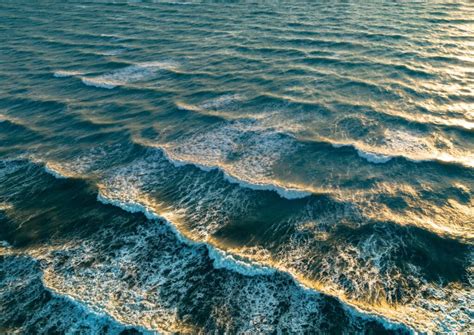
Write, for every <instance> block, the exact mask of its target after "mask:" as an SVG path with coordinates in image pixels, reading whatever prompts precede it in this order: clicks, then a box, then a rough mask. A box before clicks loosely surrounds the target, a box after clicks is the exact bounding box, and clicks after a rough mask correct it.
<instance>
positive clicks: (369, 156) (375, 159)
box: [356, 149, 393, 164]
mask: <svg viewBox="0 0 474 335" xmlns="http://www.w3.org/2000/svg"><path fill="white" fill-rule="evenodd" d="M356 150H357V154H358V155H359V157H362V158H365V159H366V160H367V161H368V162H370V163H374V164H384V163H387V162H388V161H390V160H391V159H392V158H393V157H390V156H386V155H381V154H375V153H373V152H366V151H363V150H360V149H356Z"/></svg>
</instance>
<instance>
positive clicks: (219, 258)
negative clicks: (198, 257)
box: [206, 244, 276, 277]
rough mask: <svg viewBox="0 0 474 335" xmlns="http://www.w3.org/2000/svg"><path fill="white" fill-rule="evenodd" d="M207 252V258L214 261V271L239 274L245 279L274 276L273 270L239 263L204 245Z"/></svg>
mask: <svg viewBox="0 0 474 335" xmlns="http://www.w3.org/2000/svg"><path fill="white" fill-rule="evenodd" d="M206 247H207V248H208V250H209V257H210V258H211V259H212V260H213V261H214V263H213V264H214V268H215V269H226V270H230V271H233V272H237V273H240V274H241V275H244V276H247V277H253V276H262V275H265V276H271V275H273V274H275V272H276V271H275V269H272V268H269V267H266V266H262V265H260V264H256V263H254V262H250V261H245V262H243V261H241V260H238V259H236V258H235V257H233V256H232V255H229V254H226V253H224V252H223V251H220V250H218V249H216V248H214V247H212V246H210V245H209V244H206Z"/></svg>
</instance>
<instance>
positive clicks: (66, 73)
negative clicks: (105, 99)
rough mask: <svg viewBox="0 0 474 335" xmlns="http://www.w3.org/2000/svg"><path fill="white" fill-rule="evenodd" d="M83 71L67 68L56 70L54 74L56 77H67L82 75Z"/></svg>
mask: <svg viewBox="0 0 474 335" xmlns="http://www.w3.org/2000/svg"><path fill="white" fill-rule="evenodd" d="M82 74H83V73H82V72H80V71H66V70H59V71H56V72H54V74H53V75H54V76H55V77H56V78H67V77H75V76H80V75H82Z"/></svg>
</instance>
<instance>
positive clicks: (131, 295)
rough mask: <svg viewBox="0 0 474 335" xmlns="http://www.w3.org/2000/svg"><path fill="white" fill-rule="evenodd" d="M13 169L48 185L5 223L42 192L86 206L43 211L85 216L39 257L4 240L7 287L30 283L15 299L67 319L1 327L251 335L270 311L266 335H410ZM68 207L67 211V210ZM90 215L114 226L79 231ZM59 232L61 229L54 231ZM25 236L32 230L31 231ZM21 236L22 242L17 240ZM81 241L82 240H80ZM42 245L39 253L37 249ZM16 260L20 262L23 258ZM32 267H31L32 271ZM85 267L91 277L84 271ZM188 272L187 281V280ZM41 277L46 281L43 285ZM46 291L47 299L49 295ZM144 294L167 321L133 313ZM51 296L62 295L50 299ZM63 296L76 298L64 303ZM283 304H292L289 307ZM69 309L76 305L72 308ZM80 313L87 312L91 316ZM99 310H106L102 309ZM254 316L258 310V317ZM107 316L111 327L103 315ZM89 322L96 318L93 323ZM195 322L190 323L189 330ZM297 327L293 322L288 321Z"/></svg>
mask: <svg viewBox="0 0 474 335" xmlns="http://www.w3.org/2000/svg"><path fill="white" fill-rule="evenodd" d="M15 164H20V167H19V168H20V169H21V168H23V169H24V168H27V169H33V170H34V171H35V173H36V175H35V177H36V178H31V179H30V180H31V182H35V183H36V184H38V182H40V184H43V179H44V184H43V185H37V186H36V187H35V188H34V189H33V190H32V189H31V188H30V187H29V184H28V183H25V184H23V187H24V189H23V190H20V193H22V194H19V195H18V198H16V199H12V198H10V201H11V202H12V203H13V208H14V209H13V211H14V212H16V213H11V212H10V213H7V215H8V216H9V217H10V219H11V220H12V222H11V224H13V225H17V224H18V223H19V222H15V221H16V220H17V219H19V218H20V217H21V212H22V211H23V210H27V209H28V208H29V207H28V206H25V204H24V202H26V200H25V194H24V192H29V193H30V194H31V193H35V192H38V191H40V190H43V189H44V188H45V189H44V191H46V189H50V190H49V191H53V189H54V188H57V187H63V188H64V187H66V185H69V188H70V187H72V188H73V189H71V191H72V192H74V193H76V194H78V199H83V200H86V199H88V200H87V201H86V202H85V203H82V204H81V205H80V206H77V207H76V205H74V202H75V200H74V199H71V200H72V201H71V202H70V203H64V202H63V203H61V202H59V201H55V200H54V199H51V201H52V203H51V204H50V205H49V206H44V207H43V208H44V209H45V210H47V211H48V212H49V213H57V212H58V211H62V212H64V213H72V212H71V211H72V210H73V208H74V207H75V208H76V211H78V212H77V214H78V215H74V216H71V217H70V218H69V220H68V221H69V222H65V224H64V225H63V227H64V230H63V231H62V233H61V235H49V236H48V237H47V240H45V241H44V242H46V241H48V242H47V243H44V242H40V241H41V240H35V244H36V246H35V248H31V245H30V247H29V248H27V249H23V250H22V249H17V248H20V247H21V246H23V247H25V246H26V245H25V243H21V242H19V240H18V239H16V238H15V237H13V236H11V235H10V236H8V235H3V236H2V239H5V238H6V239H7V240H9V241H10V242H11V243H10V244H12V245H13V246H12V247H9V248H7V249H8V250H7V254H9V255H4V256H2V265H3V266H4V267H2V270H3V275H4V276H3V278H5V279H4V280H14V278H17V277H18V276H23V277H21V278H24V279H23V280H26V282H23V281H21V283H25V285H21V286H19V287H18V290H17V291H15V292H16V294H17V297H18V295H19V296H22V297H24V301H25V303H28V304H31V302H32V301H34V303H35V306H38V308H39V310H38V312H37V314H30V315H35V317H36V316H38V317H39V316H41V315H45V316H46V315H47V316H48V317H47V319H49V320H61V322H56V323H55V322H53V321H51V323H46V324H45V323H38V322H37V320H38V319H35V317H29V316H25V317H24V318H23V317H20V316H19V315H18V313H17V312H15V311H16V310H12V311H10V312H9V313H7V314H4V318H5V319H2V322H5V324H8V325H15V327H18V329H22V330H23V331H46V330H49V331H52V330H53V329H55V328H53V327H59V329H57V330H58V331H61V330H62V329H71V327H72V326H71V324H70V323H68V322H69V320H71V319H70V318H64V317H63V316H64V315H66V314H63V313H67V314H68V315H71V317H72V320H75V319H74V318H79V319H85V320H87V321H86V322H85V323H79V324H77V323H76V327H79V328H78V329H81V330H82V331H85V332H90V333H93V332H94V331H98V329H103V331H105V332H106V333H107V332H110V333H113V332H114V331H115V329H117V328H119V329H120V328H122V329H128V330H129V331H136V332H143V331H144V330H146V329H150V330H159V331H181V332H190V331H193V329H194V331H204V332H205V331H209V330H211V329H221V330H227V331H232V332H234V331H244V330H245V328H241V327H242V326H243V325H244V324H245V323H246V322H245V320H248V319H249V318H252V317H256V316H258V315H261V313H262V312H264V313H265V314H264V315H261V316H259V317H263V319H262V320H263V323H262V324H261V325H260V327H264V328H262V330H265V329H266V331H270V330H271V329H275V328H274V327H279V328H282V329H287V330H288V331H311V329H319V330H321V329H323V330H326V331H341V330H344V331H351V330H352V331H358V330H359V331H360V330H361V329H366V330H367V329H368V331H369V332H380V331H386V332H397V333H398V332H402V333H404V332H406V330H404V329H403V328H399V327H400V326H397V325H396V324H392V323H390V322H387V321H384V320H383V319H381V318H379V317H376V316H368V315H364V314H360V313H359V312H357V311H355V310H352V309H351V308H349V307H347V306H344V305H341V302H339V301H338V300H334V299H333V298H330V297H327V296H325V295H320V294H319V293H316V292H313V291H308V290H306V289H304V288H302V287H300V286H299V285H298V284H297V283H295V282H293V281H292V280H291V279H289V277H288V276H287V275H285V274H284V273H279V272H274V271H269V270H267V271H261V270H259V267H254V266H251V265H249V264H248V263H241V262H238V261H235V260H234V259H232V258H230V256H223V255H221V254H219V252H218V251H214V250H213V249H212V248H211V247H209V246H208V245H205V244H196V243H190V242H183V241H184V240H182V238H179V237H178V236H179V235H176V233H173V232H172V230H170V229H169V228H170V226H169V225H164V224H163V223H162V220H161V219H159V218H158V217H157V216H156V215H151V214H150V212H147V211H145V214H147V213H148V215H147V216H148V217H149V219H148V220H144V219H142V218H141V217H140V216H136V215H130V214H125V212H121V211H117V210H114V209H113V207H112V208H110V206H104V205H100V203H98V202H96V201H95V198H94V197H93V195H92V194H90V193H89V192H90V191H89V190H87V189H86V190H85V192H86V193H85V194H82V195H81V193H82V192H83V191H82V189H83V187H84V183H83V182H81V181H79V180H67V179H61V180H55V181H53V182H51V180H49V179H50V178H51V177H48V175H47V174H44V172H42V171H41V168H39V167H37V166H34V165H30V163H27V162H26V165H27V166H24V164H25V162H23V163H21V162H17V163H15ZM21 165H23V166H21ZM12 173H13V174H15V173H21V171H20V170H16V171H10V174H12ZM30 174H31V171H30ZM51 188H53V189H51ZM44 191H43V192H44ZM20 195H21V196H20ZM79 195H81V196H79ZM93 202H94V203H95V204H93ZM22 203H23V204H22ZM64 206H66V207H65V208H63V207H64ZM48 207H49V209H48ZM88 207H89V208H91V209H92V208H94V207H96V208H95V209H93V211H94V212H95V213H96V214H99V213H100V212H102V211H104V213H103V215H105V216H106V217H109V218H112V221H110V222H109V223H107V220H101V219H100V218H99V219H98V221H96V222H102V223H101V224H100V226H99V228H98V229H97V225H94V223H93V222H88V223H87V225H84V224H81V221H82V220H84V219H85V220H86V221H84V223H85V222H87V214H86V213H87V211H88ZM121 207H123V208H124V209H126V210H129V211H132V212H133V211H135V210H136V209H133V208H138V207H133V208H131V207H127V206H125V204H121ZM57 214H59V213H57ZM18 215H20V217H19V216H18ZM78 220H79V221H78ZM2 222H4V221H3V220H2ZM29 224H31V223H29ZM2 225H4V223H2ZM87 226H94V228H95V229H94V230H95V231H96V232H95V233H94V232H93V230H90V229H89V228H87ZM51 227H58V226H57V225H55V224H54V223H51ZM72 227H75V228H72ZM44 228H45V227H43V229H44ZM22 229H24V230H25V231H27V229H26V227H23V228H22ZM14 230H15V229H14ZM3 231H4V230H3ZM14 234H18V231H17V232H15V233H14ZM79 237H80V239H79V240H77V238H79ZM177 237H178V238H177ZM38 242H40V244H37V243H38ZM17 250H18V251H17ZM17 252H18V253H20V255H18V256H15V254H16V253H17ZM23 253H25V254H26V255H30V257H33V259H36V260H37V261H33V260H32V259H30V258H28V257H25V256H26V255H25V256H21V254H23ZM20 260H21V261H20ZM12 262H13V264H15V266H14V267H12V266H11V265H9V264H12ZM32 262H33V265H31V263H32ZM36 262H39V264H41V268H42V269H43V270H42V271H43V274H41V271H39V270H38V269H37V266H36V264H37V263H36ZM142 263H146V264H148V265H149V266H147V267H146V268H142V269H144V270H145V272H143V270H141V269H139V268H135V270H133V269H132V268H130V265H131V264H142ZM23 264H24V266H23ZM81 264H83V265H85V264H94V268H96V269H102V270H105V268H104V266H105V267H109V270H107V271H105V272H102V271H99V272H94V273H91V272H90V271H89V270H86V268H83V267H82V266H81ZM239 264H240V265H239ZM81 267H82V268H83V269H84V270H86V271H85V272H82V270H81ZM126 268H128V269H127V270H126ZM26 269H28V270H27V271H26ZM124 271H125V272H124ZM180 271H181V274H179V273H180ZM188 271H190V272H193V273H195V274H197V276H198V277H197V278H196V279H197V281H196V282H189V280H188V279H187V277H186V276H183V273H187V272H188ZM106 273H109V274H110V275H106ZM41 277H44V279H40V278H41ZM43 282H44V284H43ZM28 283H29V284H28ZM79 283H81V284H79ZM218 283H221V284H218ZM224 283H226V284H224ZM203 284H204V285H203ZM109 285H113V287H115V288H117V287H121V292H122V293H121V295H115V297H114V301H115V303H117V302H118V301H122V300H125V301H127V305H130V304H131V305H130V309H128V307H127V308H126V309H125V311H124V310H123V309H122V307H120V306H119V305H115V303H111V302H109V303H106V302H107V299H109V298H108V297H109V296H110V295H109V293H108V292H109V291H108V290H109V289H110V287H111V286H109ZM169 285H172V287H173V288H174V289H176V288H178V287H180V289H179V290H178V291H182V292H183V293H181V294H179V295H176V294H175V293H174V292H178V291H175V290H174V289H172V290H169V289H167V287H169ZM44 286H46V287H47V288H44ZM281 287H285V290H283V291H282V290H281ZM157 289H158V291H156V290H157ZM183 290H184V291H183ZM43 291H44V292H46V293H42V292H43ZM145 291H146V292H148V293H147V295H146V296H147V298H146V300H147V301H148V302H149V303H151V302H153V303H154V304H156V305H158V306H161V307H160V310H161V311H160V312H158V311H156V310H155V316H154V317H155V319H148V318H147V317H143V316H142V315H141V314H137V313H136V312H133V310H134V309H135V308H136V307H137V306H141V307H142V308H145V309H146V308H147V307H145V306H146V305H141V304H140V303H139V305H137V306H136V307H133V306H134V303H133V302H132V301H134V300H136V299H137V298H138V297H139V296H140V294H143V293H140V292H145ZM229 291H235V292H237V291H240V292H241V293H240V294H237V295H235V297H234V298H233V299H232V300H230V301H229V300H228V297H227V292H229ZM48 292H55V293H54V294H52V295H51V294H50V293H48ZM152 292H154V293H152ZM283 292H286V293H283ZM11 293H12V292H11V291H9V292H8V294H11ZM190 294H191V296H192V297H194V299H193V300H189V296H190ZM63 296H67V297H68V298H66V299H65V298H63ZM211 296H212V298H210V297H211ZM37 297H41V299H37ZM3 299H12V296H10V295H7V296H3ZM64 299H65V300H64ZM77 299H79V300H80V303H79V305H78V303H77V302H75V301H76V300H77ZM104 299H105V300H104ZM196 299H197V300H196ZM249 299H250V301H254V302H255V303H257V305H254V306H253V307H251V306H252V305H249V306H248V307H249V309H236V308H237V306H239V305H240V306H242V304H245V301H249ZM268 299H270V300H269V301H268ZM224 301H225V302H224ZM279 301H281V302H285V304H289V305H286V307H285V308H282V306H280V305H279V303H278V302H279ZM69 302H71V304H72V305H69V304H70V303H69ZM204 302H205V303H204ZM176 303H177V304H178V305H177V306H176V305H175V304H176ZM202 303H204V305H203V304H202ZM59 306H61V307H59ZM81 306H85V309H84V307H81ZM101 306H108V307H106V308H105V309H104V307H101ZM178 306H179V310H180V311H181V312H180V314H179V315H173V313H174V312H173V310H175V307H178ZM304 306H306V307H304ZM56 308H60V310H61V311H62V312H61V313H59V314H58V312H57V311H56ZM203 308H204V309H203ZM213 308H220V309H221V311H220V312H219V313H218V314H214V313H215V312H213V311H212V310H213ZM222 308H224V309H222ZM252 308H257V310H252ZM168 309H169V310H168ZM228 309H230V310H232V311H233V312H232V313H234V314H235V313H237V314H236V315H235V316H236V317H237V319H226V318H225V315H226V313H227V312H230V310H228ZM226 310H227V312H225V311H226ZM207 311H209V312H207ZM104 313H106V314H108V315H109V316H110V317H112V318H113V319H110V317H109V316H103V315H104ZM156 313H158V314H156ZM222 313H224V314H222ZM274 313H275V314H274ZM84 314H86V315H87V314H90V315H92V316H90V317H87V318H85V317H84ZM190 317H191V319H192V323H190V324H189V321H190V319H189V318H190ZM334 318H337V319H340V320H341V322H343V323H344V324H345V325H346V326H344V327H343V328H341V324H340V323H333V322H334V321H333V320H334ZM286 320H288V321H286ZM290 320H292V322H289V321H290ZM247 322H248V321H247ZM123 324H125V325H126V326H124V325H123ZM53 325H54V326H53ZM91 327H92V329H91ZM196 327H197V328H196ZM222 327H224V328H222ZM265 327H266V328H265ZM287 327H289V328H287ZM295 327H296V328H295ZM298 327H303V328H298Z"/></svg>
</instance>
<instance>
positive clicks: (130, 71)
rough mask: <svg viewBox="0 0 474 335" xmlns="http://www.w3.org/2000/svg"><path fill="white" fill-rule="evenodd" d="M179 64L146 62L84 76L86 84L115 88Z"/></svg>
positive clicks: (171, 68)
mask: <svg viewBox="0 0 474 335" xmlns="http://www.w3.org/2000/svg"><path fill="white" fill-rule="evenodd" d="M176 68H177V64H176V63H173V62H144V63H138V64H136V65H130V66H127V67H125V68H122V69H119V70H115V71H112V72H110V73H107V74H104V75H100V76H97V77H82V78H81V80H82V82H83V83H84V84H85V85H88V86H95V87H99V88H106V89H113V88H115V87H117V86H123V85H126V84H128V83H134V82H138V81H142V80H146V79H151V78H153V77H155V76H156V75H157V73H158V71H159V70H170V71H171V70H174V69H176Z"/></svg>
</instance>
